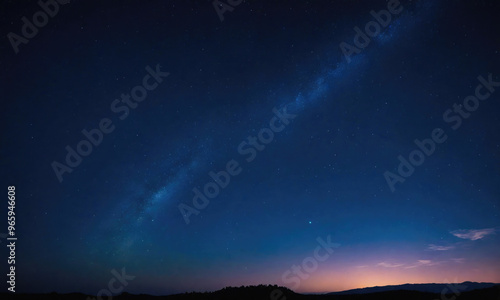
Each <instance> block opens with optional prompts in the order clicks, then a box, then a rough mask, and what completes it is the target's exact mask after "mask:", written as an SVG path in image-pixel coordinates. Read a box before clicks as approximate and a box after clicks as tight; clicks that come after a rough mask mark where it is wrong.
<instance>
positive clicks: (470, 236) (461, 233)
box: [450, 228, 496, 241]
mask: <svg viewBox="0 0 500 300" xmlns="http://www.w3.org/2000/svg"><path fill="white" fill-rule="evenodd" d="M495 231H496V230H495V228H485V229H459V230H454V231H451V232H450V233H451V234H453V235H454V236H456V237H458V238H461V239H464V240H471V241H475V240H480V239H482V238H484V237H485V236H487V235H490V234H494V233H495Z"/></svg>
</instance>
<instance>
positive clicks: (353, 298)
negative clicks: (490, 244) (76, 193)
mask: <svg viewBox="0 0 500 300" xmlns="http://www.w3.org/2000/svg"><path fill="white" fill-rule="evenodd" d="M277 289H279V291H277ZM0 298H1V299H2V300H3V299H39V300H45V299H47V300H48V299H50V300H94V299H97V298H96V297H95V296H89V295H84V294H79V293H75V294H57V293H50V294H12V293H2V294H0ZM102 299H103V300H104V299H105V300H108V297H105V296H103V297H102ZM109 299H111V298H109ZM112 299H115V300H143V299H144V300H164V299H165V300H378V299H381V300H382V299H383V300H500V284H497V285H494V286H492V287H489V288H481V289H476V290H472V291H465V292H460V293H459V294H454V293H449V294H443V295H441V293H430V292H421V291H408V290H395V291H384V292H375V293H365V294H351V295H338V294H337V295H335V294H324V295H304V294H297V293H294V292H292V291H291V290H289V289H287V288H284V287H278V286H271V285H267V286H266V285H259V286H249V287H227V288H224V289H222V290H219V291H215V292H206V293H184V294H176V295H170V296H150V295H132V294H128V293H123V294H121V295H116V296H113V297H112ZM99 300H100V299H99Z"/></svg>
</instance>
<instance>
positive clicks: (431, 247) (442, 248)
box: [427, 244, 455, 251]
mask: <svg viewBox="0 0 500 300" xmlns="http://www.w3.org/2000/svg"><path fill="white" fill-rule="evenodd" d="M454 248H455V246H438V245H434V244H430V245H429V246H428V247H427V249H428V250H433V251H448V250H451V249H454Z"/></svg>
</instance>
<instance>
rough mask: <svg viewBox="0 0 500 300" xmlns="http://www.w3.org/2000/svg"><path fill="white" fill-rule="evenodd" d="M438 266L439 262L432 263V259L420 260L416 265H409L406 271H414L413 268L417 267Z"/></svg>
mask: <svg viewBox="0 0 500 300" xmlns="http://www.w3.org/2000/svg"><path fill="white" fill-rule="evenodd" d="M437 264H439V262H436V261H432V260H430V259H420V260H417V262H416V263H414V264H413V265H409V266H407V267H405V269H412V268H416V267H430V266H435V265H437Z"/></svg>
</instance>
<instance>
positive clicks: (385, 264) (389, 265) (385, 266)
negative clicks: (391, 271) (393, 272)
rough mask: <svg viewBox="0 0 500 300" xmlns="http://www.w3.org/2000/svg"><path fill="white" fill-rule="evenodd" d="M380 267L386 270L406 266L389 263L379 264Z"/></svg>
mask: <svg viewBox="0 0 500 300" xmlns="http://www.w3.org/2000/svg"><path fill="white" fill-rule="evenodd" d="M377 266H378V267H384V268H398V267H402V266H404V264H391V263H388V262H385V261H384V262H380V263H378V264H377Z"/></svg>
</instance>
